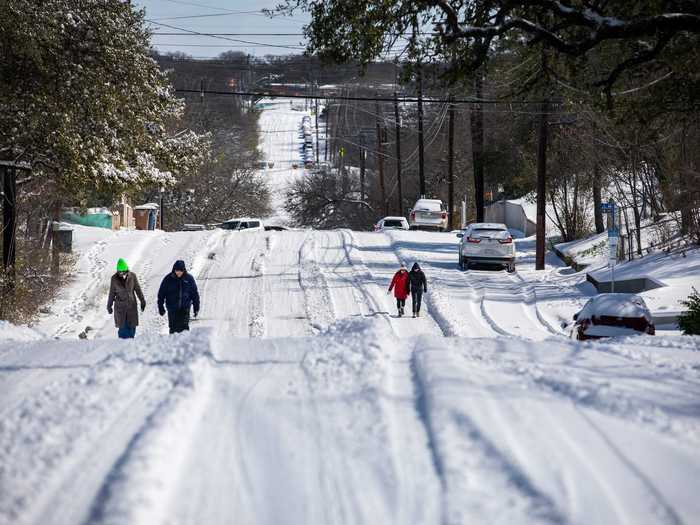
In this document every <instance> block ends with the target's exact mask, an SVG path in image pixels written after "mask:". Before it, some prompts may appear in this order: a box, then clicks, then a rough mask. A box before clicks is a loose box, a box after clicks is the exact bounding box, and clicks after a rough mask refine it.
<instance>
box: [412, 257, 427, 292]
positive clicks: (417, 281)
mask: <svg viewBox="0 0 700 525" xmlns="http://www.w3.org/2000/svg"><path fill="white" fill-rule="evenodd" d="M408 277H409V279H410V281H411V291H412V292H417V291H418V290H420V289H421V288H422V289H423V291H424V292H427V291H428V281H427V280H426V279H425V274H424V273H423V270H421V269H420V266H419V265H418V263H414V264H413V267H412V268H411V271H410V272H409V273H408Z"/></svg>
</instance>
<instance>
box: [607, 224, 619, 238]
mask: <svg viewBox="0 0 700 525" xmlns="http://www.w3.org/2000/svg"><path fill="white" fill-rule="evenodd" d="M619 236H620V231H619V230H618V229H617V228H615V227H614V226H613V227H612V228H609V229H608V239H612V238H613V237H614V238H618V237H619Z"/></svg>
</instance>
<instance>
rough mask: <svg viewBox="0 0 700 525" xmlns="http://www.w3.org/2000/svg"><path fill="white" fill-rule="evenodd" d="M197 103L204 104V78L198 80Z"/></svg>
mask: <svg viewBox="0 0 700 525" xmlns="http://www.w3.org/2000/svg"><path fill="white" fill-rule="evenodd" d="M199 101H200V102H201V103H202V104H204V78H200V79H199Z"/></svg>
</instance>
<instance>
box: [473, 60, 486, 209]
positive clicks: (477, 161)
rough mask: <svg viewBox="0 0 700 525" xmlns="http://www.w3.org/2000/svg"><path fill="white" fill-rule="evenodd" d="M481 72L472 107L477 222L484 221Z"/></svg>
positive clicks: (476, 82) (477, 79)
mask: <svg viewBox="0 0 700 525" xmlns="http://www.w3.org/2000/svg"><path fill="white" fill-rule="evenodd" d="M481 88H482V85H481V73H480V72H477V73H476V76H475V77H474V96H475V97H476V100H477V102H476V104H472V109H471V131H472V167H473V170H474V200H475V204H476V222H484V111H483V108H482V106H481Z"/></svg>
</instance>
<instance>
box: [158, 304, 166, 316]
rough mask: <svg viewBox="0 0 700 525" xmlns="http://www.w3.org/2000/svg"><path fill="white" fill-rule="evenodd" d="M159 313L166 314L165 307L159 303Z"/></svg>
mask: <svg viewBox="0 0 700 525" xmlns="http://www.w3.org/2000/svg"><path fill="white" fill-rule="evenodd" d="M158 314H159V315H161V316H163V315H165V307H163V306H161V305H158Z"/></svg>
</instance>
